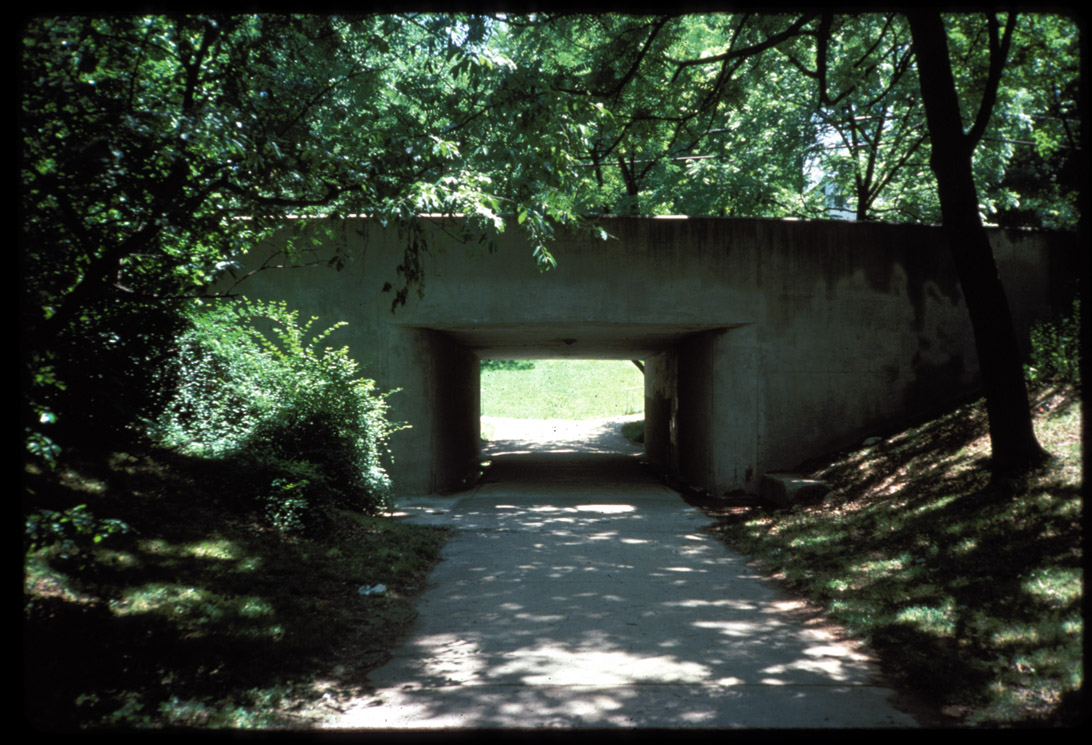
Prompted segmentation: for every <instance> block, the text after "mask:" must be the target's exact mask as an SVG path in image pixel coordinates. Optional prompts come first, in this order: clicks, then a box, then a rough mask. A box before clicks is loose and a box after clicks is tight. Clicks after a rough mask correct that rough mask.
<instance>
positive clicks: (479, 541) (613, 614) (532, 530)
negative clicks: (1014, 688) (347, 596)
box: [327, 433, 916, 729]
mask: <svg viewBox="0 0 1092 745" xmlns="http://www.w3.org/2000/svg"><path fill="white" fill-rule="evenodd" d="M610 436H611V435H610V433H604V435H603V437H604V438H605V439H604V440H603V441H604V442H605V441H607V440H609V438H610ZM611 442H614V443H615V444H616V441H611ZM601 444H602V443H600V445H601ZM619 449H623V450H624V449H626V448H625V446H621V447H620V448H619ZM491 450H492V452H493V453H494V459H495V463H494V466H493V468H492V469H491V470H490V472H489V475H488V479H487V482H486V483H484V484H483V485H481V486H479V487H478V488H477V489H475V490H473V491H471V492H467V493H464V494H462V495H458V496H455V497H449V498H440V497H432V498H424V499H418V500H413V501H411V502H409V503H407V504H405V505H404V509H405V510H406V511H407V512H408V513H410V514H411V515H412V517H410V518H409V519H413V520H415V521H418V522H422V523H432V524H443V525H450V526H453V527H454V528H456V533H455V534H454V535H453V537H452V538H451V540H450V541H449V543H448V544H447V546H446V548H445V549H444V553H443V561H442V562H441V563H440V564H439V565H438V566H437V568H436V570H435V571H434V572H433V574H432V575H431V577H430V582H429V585H430V586H429V589H427V590H426V591H425V592H424V593H423V594H422V595H421V597H420V603H419V613H420V615H419V617H418V620H417V622H416V625H415V627H414V630H413V632H412V634H411V637H410V638H409V639H407V640H406V641H405V643H404V644H403V645H402V647H401V648H399V649H398V650H396V651H395V653H394V657H393V658H392V660H391V661H390V662H389V663H388V664H387V665H386V666H385V667H383V668H380V669H379V670H376V671H374V672H373V673H372V674H371V675H370V676H369V681H370V682H371V684H372V685H373V686H375V688H376V693H375V695H373V696H370V697H368V698H366V699H363V700H359V701H357V702H355V703H354V705H353V706H352V707H351V708H349V709H348V710H347V711H346V712H345V714H344V715H343V716H341V717H340V718H338V719H337V720H334V721H331V722H329V723H328V725H327V726H328V727H334V728H399V729H401V728H415V729H420V728H498V727H502V728H551V727H592V728H604V727H606V728H614V727H690V728H695V727H715V728H727V727H752V728H782V727H843V728H844V727H913V726H916V723H915V721H914V720H913V719H912V718H911V717H910V716H908V715H907V714H904V713H902V712H900V711H899V710H897V709H895V708H893V706H892V705H891V704H890V703H889V701H888V699H889V698H890V696H891V695H892V691H890V690H888V689H885V688H883V687H880V686H878V685H876V681H875V669H874V667H873V666H872V665H871V663H870V662H869V660H868V659H867V657H866V656H865V655H864V654H862V653H861V652H860V651H857V650H854V649H853V648H852V647H850V646H849V645H846V644H842V643H838V642H837V641H836V640H835V639H834V637H833V636H831V635H830V634H829V633H827V632H825V631H823V630H822V629H821V628H817V627H813V626H810V625H806V624H804V623H803V622H801V621H798V620H794V618H796V616H794V614H793V613H792V612H791V611H792V610H793V609H794V608H798V607H799V606H798V604H795V603H793V602H792V601H790V600H787V599H786V598H785V597H784V596H783V595H781V594H780V593H779V592H778V591H777V590H776V589H775V588H774V587H772V586H771V585H770V584H768V583H766V582H763V581H762V580H760V579H759V578H758V577H756V576H755V575H754V572H753V571H752V570H751V569H749V568H748V567H747V565H746V561H745V559H744V558H743V557H742V556H739V555H736V554H733V553H731V552H730V551H728V550H727V549H726V548H725V547H724V546H723V545H722V544H721V543H719V542H718V541H717V540H716V539H714V538H713V537H712V536H711V535H709V534H708V533H707V532H705V531H703V530H702V528H703V526H705V525H708V524H709V523H710V520H709V519H708V518H707V517H705V516H704V515H703V514H702V513H701V512H700V511H698V510H696V509H693V508H691V507H689V506H688V505H687V504H686V503H685V502H683V501H682V499H681V498H680V497H679V495H678V494H676V493H675V492H673V491H671V490H669V489H667V488H666V487H664V486H662V485H660V484H659V483H658V482H657V481H655V480H654V479H653V478H651V477H650V476H649V475H648V474H647V473H646V472H645V471H644V470H643V469H642V468H641V467H640V466H639V465H638V464H637V462H636V456H635V455H633V454H632V451H631V452H630V453H620V452H615V453H610V452H604V451H605V450H607V448H605V447H600V446H596V447H588V446H587V441H585V443H584V452H574V451H576V450H577V447H570V446H569V445H568V444H567V443H564V442H552V443H551V444H550V446H549V447H547V448H545V449H543V448H542V447H537V449H536V446H534V445H529V444H528V443H520V442H516V441H510V440H500V441H494V442H493V443H492V447H491ZM506 453H507V454H506Z"/></svg>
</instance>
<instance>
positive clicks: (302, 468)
mask: <svg viewBox="0 0 1092 745" xmlns="http://www.w3.org/2000/svg"><path fill="white" fill-rule="evenodd" d="M316 320H317V319H316V318H311V319H310V320H308V321H306V322H303V323H300V322H299V320H298V313H297V312H296V311H289V310H288V309H287V308H286V307H285V305H284V303H260V302H241V303H232V304H224V305H218V306H212V307H211V308H208V309H203V310H201V311H199V312H196V313H194V314H193V316H192V318H191V327H190V328H189V329H188V330H187V331H186V332H185V333H183V334H182V335H181V337H180V338H179V340H178V357H177V362H176V363H175V373H174V374H175V376H176V378H177V393H176V395H175V397H174V398H173V400H172V401H171V402H170V403H169V404H168V406H167V407H166V409H165V412H164V414H163V416H162V418H161V421H160V430H161V437H162V438H163V440H164V442H165V443H167V444H169V445H171V446H173V447H176V448H178V449H179V450H180V451H182V452H185V453H189V454H193V455H198V456H202V457H211V458H222V457H234V458H242V459H243V460H245V461H248V462H251V463H254V464H256V465H260V466H263V467H265V468H267V469H269V470H270V471H271V473H272V474H273V476H272V477H271V478H270V480H269V482H268V483H269V487H268V489H267V490H266V491H265V493H264V494H263V496H262V499H263V501H264V502H265V504H266V509H267V517H268V518H269V519H271V520H272V521H273V523H274V524H276V525H277V526H278V527H281V528H286V529H298V528H301V527H303V526H304V524H308V525H311V526H314V525H317V524H321V522H322V520H323V517H324V514H325V511H326V510H328V508H329V507H331V506H335V505H336V506H340V507H352V508H356V509H363V510H364V511H366V512H376V511H379V510H381V509H383V508H385V507H388V506H389V504H390V498H391V484H390V480H389V478H388V477H387V474H386V471H385V470H384V467H383V460H384V459H385V458H386V457H388V455H389V453H388V450H387V440H388V437H389V436H390V434H391V433H392V432H393V431H394V429H395V428H394V427H392V426H391V425H390V424H389V423H388V422H387V419H386V412H387V405H386V396H385V395H382V394H380V393H378V392H377V391H376V390H375V384H374V383H373V382H372V381H371V380H367V379H364V378H360V377H358V365H357V363H356V362H355V361H354V360H352V359H351V358H350V357H349V353H348V349H347V348H341V349H334V348H333V347H329V346H325V344H326V342H327V339H328V338H329V336H330V335H331V334H332V333H333V332H334V331H336V330H337V329H338V328H340V327H341V326H343V325H344V324H343V323H338V324H335V325H333V326H331V327H329V328H327V329H326V330H325V331H322V332H319V333H315V332H314V330H313V329H312V326H313V325H314V323H315V322H316ZM259 324H263V325H264V326H265V327H266V328H265V329H264V330H263V329H262V328H259Z"/></svg>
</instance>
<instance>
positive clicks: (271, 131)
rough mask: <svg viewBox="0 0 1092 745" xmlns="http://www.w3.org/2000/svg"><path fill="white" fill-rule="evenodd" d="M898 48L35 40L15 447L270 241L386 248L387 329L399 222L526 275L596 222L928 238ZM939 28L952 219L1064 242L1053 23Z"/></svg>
mask: <svg viewBox="0 0 1092 745" xmlns="http://www.w3.org/2000/svg"><path fill="white" fill-rule="evenodd" d="M938 17H939V16H938ZM911 25H912V24H911V23H910V21H909V20H908V18H907V17H905V16H903V15H901V14H897V13H874V14H846V15H841V14H833V13H810V12H803V13H796V14H761V13H738V14H729V13H725V14H670V15H657V16H637V15H620V14H605V15H586V14H566V13H562V14H529V15H519V16H514V15H500V14H496V15H479V16H466V15H448V14H427V13H425V14H413V13H410V14H401V15H393V14H379V15H361V16H352V17H350V16H345V17H335V16H291V15H201V16H199V15H174V14H172V15H159V16H153V15H149V16H109V17H105V16H103V17H98V16H91V15H84V16H57V17H42V18H36V19H33V20H31V21H29V22H28V23H27V24H26V25H25V27H24V28H23V34H22V38H21V41H22V48H21V78H20V83H21V86H20V91H19V99H20V119H19V126H20V141H21V151H20V177H21V181H22V189H21V193H20V207H21V212H22V215H21V233H20V241H21V249H22V252H21V256H22V262H23V264H22V269H23V277H24V282H23V287H22V296H21V305H22V322H23V329H24V356H25V358H26V360H27V364H26V365H25V366H24V388H25V390H26V391H27V393H28V395H27V397H26V406H25V407H24V422H25V425H26V426H27V427H28V431H31V430H34V428H35V427H37V426H38V422H42V421H49V420H50V419H51V418H52V417H53V413H52V409H54V408H57V407H60V406H62V404H63V401H64V397H65V395H68V396H70V397H74V399H75V400H80V401H85V400H86V391H81V392H79V393H77V392H74V390H73V389H71V388H70V390H69V391H68V393H67V394H65V393H63V392H62V386H63V385H66V384H67V385H69V386H73V385H76V384H75V381H76V380H77V379H79V378H81V377H82V378H84V379H87V378H88V376H87V375H86V374H82V373H86V372H87V370H88V369H90V370H91V371H92V372H93V374H92V375H91V376H90V377H92V378H93V377H94V376H95V375H98V376H99V378H100V379H102V380H103V381H105V380H106V379H107V378H110V379H112V380H113V381H114V383H113V385H115V386H117V385H124V384H125V383H126V381H127V380H129V379H128V378H126V375H125V374H124V373H120V374H118V373H116V371H117V370H118V369H121V370H123V371H124V370H131V371H133V376H134V378H133V380H135V379H137V378H139V377H140V376H141V370H142V369H143V368H144V367H145V366H146V365H147V364H148V362H149V360H150V356H154V354H155V350H156V349H159V348H161V347H162V341H163V339H162V338H161V337H162V335H163V334H166V333H167V332H166V331H165V330H164V329H166V328H167V326H164V325H163V324H162V323H160V321H162V320H163V319H165V318H169V317H171V314H172V312H173V311H172V309H173V308H175V307H176V306H177V303H179V302H182V301H184V299H185V298H193V297H197V296H200V295H202V294H204V293H206V292H207V287H208V285H209V283H210V281H211V280H212V278H213V277H214V276H216V275H217V274H218V273H222V272H223V271H224V270H225V269H228V268H230V267H231V266H232V262H233V261H234V259H235V257H236V256H237V255H239V254H240V253H241V252H243V251H245V250H246V249H247V248H248V247H250V246H253V245H255V244H256V243H257V242H258V241H259V240H260V239H261V238H262V237H263V236H266V235H268V234H269V233H270V231H273V230H275V229H277V228H278V227H279V226H282V225H284V224H285V222H286V221H287V220H288V219H289V218H290V217H292V216H300V215H316V214H322V215H332V216H337V215H344V214H349V213H366V214H369V215H372V216H375V217H376V218H378V219H381V220H384V221H393V222H394V223H396V224H397V225H399V226H400V228H401V229H402V230H403V232H404V233H405V235H406V239H407V261H406V262H404V264H403V269H404V273H405V276H404V277H403V280H404V282H403V286H402V287H401V288H399V289H398V290H397V292H396V295H395V298H394V299H395V301H396V302H398V301H399V300H404V298H405V292H406V290H407V287H406V286H405V285H406V283H407V282H412V281H413V279H414V275H415V271H416V270H415V257H416V256H417V255H418V253H419V249H420V242H419V241H420V234H419V233H417V232H416V231H415V228H414V226H415V222H414V221H415V217H416V216H417V215H419V214H422V213H439V214H456V213H458V214H462V215H465V216H467V218H468V219H467V220H466V222H465V223H464V224H463V225H462V226H461V228H460V229H461V230H463V235H464V237H465V238H467V239H468V240H469V239H472V238H483V237H487V236H489V235H490V234H492V233H496V232H499V231H501V230H504V229H505V226H506V224H507V223H506V220H505V216H510V217H512V218H514V222H515V225H516V226H517V227H518V229H520V230H523V231H526V232H527V233H528V235H529V237H530V240H531V245H532V250H533V253H534V258H535V259H536V260H537V261H538V262H539V264H540V265H541V266H543V267H544V268H548V267H549V266H551V265H552V264H553V261H554V260H553V257H552V256H551V254H550V251H549V239H550V236H551V231H552V226H553V225H555V224H558V223H565V224H571V225H577V226H586V227H591V228H593V229H594V220H595V217H596V216H600V215H605V214H642V215H653V214H690V215H718V216H719V215H723V216H733V217H790V216H791V217H813V218H814V217H832V216H846V215H851V216H852V217H853V218H855V219H858V220H889V221H915V222H930V223H936V222H940V221H941V219H942V213H943V212H944V210H943V209H942V207H943V205H942V201H943V200H942V199H941V187H940V184H938V182H937V176H936V171H935V169H934V168H931V167H930V163H931V160H935V157H936V153H935V148H936V142H935V137H936V133H935V132H933V133H932V134H930V131H931V130H930V129H928V128H927V127H926V121H927V108H928V106H927V105H926V101H925V100H924V98H923V95H922V93H923V91H922V87H921V85H920V76H919V74H918V67H919V55H918V54H917V53H916V45H918V44H919V42H920V40H919V38H918V36H917V35H915V33H912V28H911ZM942 26H943V30H944V37H945V45H946V49H947V51H948V53H949V54H950V56H951V59H952V65H951V69H952V70H953V71H954V79H953V81H952V84H951V87H952V90H953V92H954V95H955V97H956V98H955V100H956V101H957V104H958V107H959V109H960V111H961V112H962V122H963V124H962V125H961V126H962V127H963V128H964V129H966V131H967V132H968V133H970V134H972V135H973V139H974V143H976V144H977V147H972V148H971V151H970V161H969V163H970V168H971V176H972V178H973V184H972V185H973V190H974V194H975V197H974V199H973V204H971V205H970V206H969V207H968V208H967V209H968V210H973V212H974V217H975V218H976V219H978V220H979V221H981V220H985V221H987V222H994V223H998V224H1002V225H1007V226H1027V227H1038V228H1060V229H1070V230H1071V229H1074V228H1075V227H1076V224H1077V221H1078V219H1079V213H1078V210H1077V197H1078V192H1079V189H1080V187H1081V185H1082V184H1081V179H1082V177H1083V172H1082V169H1081V165H1080V161H1079V159H1078V153H1079V150H1078V143H1079V139H1080V126H1081V122H1080V120H1079V112H1078V106H1077V96H1078V70H1079V61H1080V60H1079V38H1078V36H1079V35H1078V30H1077V26H1076V24H1075V23H1074V22H1073V21H1072V20H1071V19H1068V18H1066V17H1063V16H1059V15H1052V14H1035V13H1029V14H1018V15H1006V14H998V15H993V14H947V15H944V16H943V17H942ZM1002 48H1003V49H1004V52H1005V54H1004V55H999V52H1000V51H1001V50H1002ZM998 65H999V66H998ZM984 102H985V103H987V104H988V106H983V105H982V104H983V103H984ZM984 110H988V114H987V115H985V116H982V117H976V116H975V115H974V112H977V111H984ZM943 219H944V221H945V222H946V223H947V222H948V221H949V217H948V215H947V214H945V215H944V217H943ZM308 249H309V246H307V245H293V246H289V247H288V249H287V254H288V255H287V256H285V257H284V263H299V262H302V261H306V260H307V256H308V254H307V251H308ZM335 263H337V260H336V259H335ZM157 314H159V315H157ZM155 319H159V320H155ZM89 360H91V363H89V362H88V361H89ZM121 362H125V364H121ZM89 364H90V368H88V365H89ZM119 365H120V368H119ZM96 366H97V367H96ZM77 369H81V370H82V372H81V374H77V373H76V372H75V371H76V370H77ZM119 381H120V382H119ZM103 385H106V384H105V383H103ZM106 387H107V388H109V385H107V386H106ZM77 388H78V386H77ZM106 397H107V398H108V396H106Z"/></svg>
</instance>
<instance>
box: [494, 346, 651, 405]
mask: <svg viewBox="0 0 1092 745" xmlns="http://www.w3.org/2000/svg"><path fill="white" fill-rule="evenodd" d="M481 381H482V382H481V411H482V415H483V416H496V417H513V418H516V419H593V418H597V417H611V416H622V415H624V414H635V413H639V412H641V411H643V410H644V402H645V394H644V376H643V375H642V373H641V371H640V370H638V369H637V367H636V366H635V365H633V364H632V363H631V362H628V361H626V360H535V361H534V362H533V363H526V364H523V365H518V366H516V365H512V366H509V367H503V366H502V367H499V368H489V367H488V366H486V367H483V369H482V377H481Z"/></svg>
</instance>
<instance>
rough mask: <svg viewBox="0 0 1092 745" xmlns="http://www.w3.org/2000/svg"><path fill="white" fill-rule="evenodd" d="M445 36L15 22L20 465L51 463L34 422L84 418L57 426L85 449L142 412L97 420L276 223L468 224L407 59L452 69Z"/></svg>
mask: <svg viewBox="0 0 1092 745" xmlns="http://www.w3.org/2000/svg"><path fill="white" fill-rule="evenodd" d="M459 23H460V22H459V20H458V19H456V18H448V17H419V16H366V17H360V18H337V17H322V16H273V15H268V16H227V15H225V16H211V15H210V16H196V15H194V16H184V15H178V16H133V17H127V16H115V17H92V16H68V17H50V18H38V19H33V20H31V21H30V22H28V23H27V24H26V26H25V27H24V29H23V36H22V57H21V78H20V82H21V86H20V118H19V127H20V138H21V151H20V176H21V180H22V189H21V193H20V198H21V202H20V206H21V213H22V214H21V221H20V222H21V233H20V244H21V246H20V247H21V258H22V273H23V278H24V281H23V283H22V296H21V315H22V319H21V320H22V324H23V355H24V360H25V363H26V364H25V365H24V368H23V373H24V380H23V389H24V392H25V394H26V395H25V397H24V405H23V412H22V417H23V423H24V426H25V427H26V428H27V430H28V434H29V436H30V438H31V446H32V449H35V450H36V451H37V452H38V453H39V454H47V453H48V451H49V450H50V449H51V446H50V443H49V441H48V439H43V437H42V436H41V434H40V432H39V430H40V424H42V423H48V422H50V421H51V420H52V419H54V418H56V413H55V412H56V411H57V410H59V409H61V408H64V407H65V406H68V407H75V408H78V409H79V410H80V411H81V414H83V416H81V417H79V418H76V417H71V418H69V420H68V421H69V422H70V423H76V422H79V423H82V424H83V425H84V428H85V429H86V430H88V432H89V433H90V434H95V433H96V432H98V433H99V434H100V435H101V434H102V432H101V429H102V428H104V427H107V428H114V429H117V428H119V427H123V426H124V424H125V423H126V420H127V419H130V420H131V419H132V417H134V416H139V415H142V413H143V412H142V411H141V406H129V407H128V410H127V411H124V412H121V411H117V412H115V413H116V414H117V415H118V416H117V417H114V416H110V417H105V419H104V416H105V415H104V412H105V411H106V410H107V409H110V408H111V407H113V405H114V403H116V402H127V403H133V402H134V401H135V400H136V399H139V398H140V396H136V395H134V393H135V391H134V390H133V389H134V387H141V386H143V387H145V388H148V387H149V386H150V381H149V376H148V375H147V368H148V367H149V365H150V364H151V363H153V362H154V359H152V358H153V357H154V356H155V355H157V354H158V353H159V352H160V351H162V350H163V349H164V348H165V347H166V346H167V344H168V340H169V338H170V334H171V331H172V329H171V328H170V321H171V318H173V317H176V315H177V314H176V312H175V311H176V310H177V308H178V307H179V303H180V302H182V301H184V300H185V299H187V298H193V297H195V296H200V295H202V294H204V293H205V292H206V289H205V288H206V287H207V286H208V284H209V282H210V281H211V280H212V279H213V277H214V276H216V275H217V274H218V273H221V272H223V271H224V270H225V269H226V268H229V267H230V266H231V264H232V261H233V260H234V257H235V256H236V255H238V254H240V253H242V252H244V251H245V250H246V249H248V248H250V247H252V246H254V245H255V244H257V243H258V242H259V241H260V240H261V239H262V238H263V237H264V236H267V235H269V234H270V233H271V232H272V231H273V230H276V229H277V228H278V227H280V226H283V225H285V224H287V220H288V219H289V218H290V217H292V216H306V215H314V214H325V215H338V214H344V213H346V212H349V211H353V212H368V213H370V214H373V215H376V216H378V217H379V218H380V219H386V220H394V221H400V222H401V223H403V224H409V223H412V220H413V219H414V218H415V216H416V215H417V214H419V213H420V212H423V211H430V210H431V209H432V208H433V207H434V206H435V205H436V204H437V203H438V204H440V205H441V207H440V211H454V210H463V211H467V212H470V213H472V214H480V213H481V212H482V211H483V207H482V205H483V204H484V203H485V202H486V200H487V198H489V195H488V194H487V193H485V192H483V191H482V189H481V188H480V186H481V180H480V179H477V180H475V179H463V178H459V177H454V178H447V177H445V171H448V172H450V170H451V168H452V167H451V163H452V161H453V160H454V159H455V156H456V154H455V153H453V152H452V151H451V149H450V148H449V147H448V144H447V143H446V142H445V141H444V140H442V139H441V138H440V137H438V136H437V132H436V130H437V129H439V128H440V127H442V126H444V125H446V124H447V123H448V121H447V120H446V119H442V118H441V119H438V118H437V117H436V116H434V115H433V113H432V112H433V103H434V101H433V99H432V98H430V95H432V89H431V88H430V85H429V82H430V77H435V76H436V75H437V74H440V73H441V72H445V70H439V71H437V70H430V69H428V67H427V66H425V67H422V66H414V65H412V64H410V63H409V62H408V60H412V59H414V58H415V57H416V56H417V55H414V54H412V53H411V54H407V50H409V51H410V52H412V51H413V50H415V49H418V50H424V49H435V48H437V47H440V46H444V47H445V48H446V49H447V50H448V52H449V53H448V55H447V57H446V59H445V62H444V65H445V66H446V68H451V67H452V66H457V65H458V64H460V62H462V61H463V60H464V51H463V47H462V46H460V45H458V44H454V43H452V42H451V33H452V32H453V30H457V29H458V28H460V26H459ZM445 45H446V46H445ZM452 50H453V51H452ZM441 113H442V112H441ZM309 248H310V246H309V245H307V244H300V245H292V246H289V247H288V249H287V251H286V255H285V256H284V257H282V258H281V259H280V260H276V261H274V262H273V263H274V264H286V265H292V264H298V263H300V262H302V261H305V260H306V259H307V251H308V249H309ZM338 260H340V258H339V259H335V262H336V261H338ZM104 350H105V351H104ZM66 387H67V390H66ZM153 387H154V386H153ZM147 392H148V393H149V396H150V395H151V391H147ZM146 403H149V405H152V403H154V402H146ZM98 404H101V406H99V405H98ZM62 418H63V417H62ZM106 419H109V420H110V421H109V422H108V421H106Z"/></svg>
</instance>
